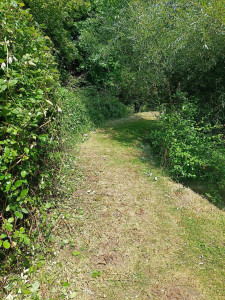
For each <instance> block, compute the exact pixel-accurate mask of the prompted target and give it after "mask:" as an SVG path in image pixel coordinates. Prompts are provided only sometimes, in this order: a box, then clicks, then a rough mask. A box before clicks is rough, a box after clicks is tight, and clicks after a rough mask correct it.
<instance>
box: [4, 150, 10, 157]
mask: <svg viewBox="0 0 225 300" xmlns="http://www.w3.org/2000/svg"><path fill="white" fill-rule="evenodd" d="M9 154H10V149H9V148H5V155H7V156H9Z"/></svg>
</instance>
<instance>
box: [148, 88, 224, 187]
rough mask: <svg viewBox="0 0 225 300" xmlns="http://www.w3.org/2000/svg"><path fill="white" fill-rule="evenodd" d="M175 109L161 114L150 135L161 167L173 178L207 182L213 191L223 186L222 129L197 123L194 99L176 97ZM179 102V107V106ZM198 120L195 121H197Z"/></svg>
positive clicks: (196, 107) (200, 122)
mask: <svg viewBox="0 0 225 300" xmlns="http://www.w3.org/2000/svg"><path fill="white" fill-rule="evenodd" d="M175 97H176V101H175V102H176V106H174V107H170V108H166V109H165V110H164V112H163V113H162V114H161V117H160V122H159V127H158V128H157V129H156V130H154V131H153V133H152V134H151V141H152V145H153V147H154V149H155V150H156V151H157V152H158V153H160V157H161V163H162V165H164V166H166V167H168V168H169V172H170V174H171V176H172V177H173V178H176V179H179V180H183V179H191V178H193V179H197V180H199V181H207V182H208V183H209V184H211V185H212V186H213V187H214V188H215V189H216V188H217V189H218V190H222V189H224V187H225V169H224V165H225V152H224V140H223V136H222V134H221V133H220V132H221V126H216V125H211V124H209V123H205V122H204V119H202V120H200V121H199V117H198V114H199V111H198V105H197V100H192V101H190V100H189V99H187V98H185V96H184V95H183V94H177V95H176V96H175ZM177 98H179V99H180V104H179V105H178V104H177V103H179V100H178V99H177ZM196 120H198V121H196Z"/></svg>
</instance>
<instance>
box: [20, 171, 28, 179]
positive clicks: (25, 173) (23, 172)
mask: <svg viewBox="0 0 225 300" xmlns="http://www.w3.org/2000/svg"><path fill="white" fill-rule="evenodd" d="M20 174H21V176H22V177H23V178H24V177H26V176H27V174H28V173H27V171H22V172H21V173H20Z"/></svg>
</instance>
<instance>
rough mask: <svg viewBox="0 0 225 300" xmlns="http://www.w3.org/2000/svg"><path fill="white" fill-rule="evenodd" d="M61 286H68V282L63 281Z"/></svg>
mask: <svg viewBox="0 0 225 300" xmlns="http://www.w3.org/2000/svg"><path fill="white" fill-rule="evenodd" d="M62 286H63V287H68V286H70V283H69V282H64V283H63V285H62Z"/></svg>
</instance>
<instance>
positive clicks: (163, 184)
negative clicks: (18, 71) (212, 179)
mask: <svg viewBox="0 0 225 300" xmlns="http://www.w3.org/2000/svg"><path fill="white" fill-rule="evenodd" d="M154 120H155V114H154V113H142V114H138V115H137V116H135V117H134V116H133V117H130V118H127V119H123V120H119V121H114V122H110V123H108V124H107V125H106V126H105V127H104V128H102V129H99V130H97V131H96V132H93V133H91V135H90V137H89V139H88V140H87V141H86V142H84V143H83V144H82V145H81V147H80V151H79V158H78V160H76V165H77V167H78V168H80V169H81V170H82V174H83V177H82V180H80V183H79V184H77V185H76V186H74V194H73V196H72V197H71V198H70V199H68V200H67V201H65V203H64V204H63V212H64V214H65V224H67V226H65V228H64V232H63V233H61V234H60V233H59V236H58V237H56V239H55V247H56V249H57V250H56V256H55V258H54V259H53V260H51V261H49V262H48V263H47V265H46V266H45V267H44V268H43V269H41V270H40V271H39V273H38V280H39V281H40V283H41V294H42V298H43V299H61V298H65V299H96V300H99V299H112V300H125V299H128V300H130V299H143V300H144V299H182V300H183V299H185V300H189V299H198V300H199V299H205V300H209V299H213V300H216V299H225V298H224V292H225V291H224V290H223V279H224V273H223V259H224V235H223V228H224V227H223V223H224V213H223V212H222V211H220V210H219V209H218V208H216V207H215V206H213V205H212V204H210V203H209V202H208V201H207V200H206V199H204V198H202V197H200V196H199V195H197V194H195V193H194V192H193V191H191V190H190V189H188V188H185V187H183V186H182V185H180V184H177V183H174V182H173V181H172V180H171V179H169V178H168V177H166V176H164V175H163V171H162V170H160V169H159V168H157V167H156V166H155V163H154V159H153V157H152V156H151V153H150V151H149V149H148V148H147V146H144V144H143V141H142V140H143V138H144V137H145V136H146V135H147V134H148V133H149V131H150V130H151V128H152V126H154V122H155V121H154ZM156 177H157V178H156ZM62 239H67V240H68V241H69V242H67V244H66V245H64V246H63V247H62V246H61V241H62Z"/></svg>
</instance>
